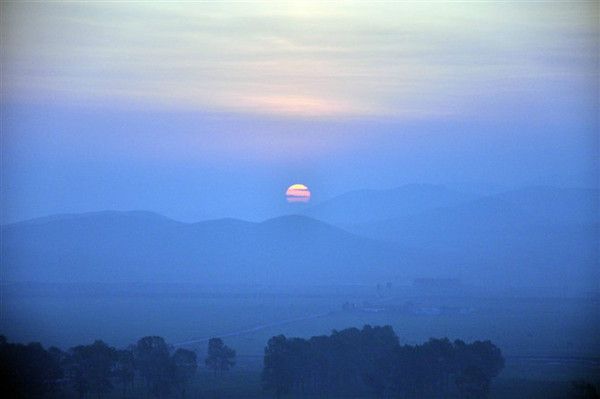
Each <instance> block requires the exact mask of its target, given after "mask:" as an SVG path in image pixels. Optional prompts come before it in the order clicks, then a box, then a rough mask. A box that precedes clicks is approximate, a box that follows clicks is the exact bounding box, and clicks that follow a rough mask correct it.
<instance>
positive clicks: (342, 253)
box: [2, 212, 429, 285]
mask: <svg viewBox="0 0 600 399" xmlns="http://www.w3.org/2000/svg"><path fill="white" fill-rule="evenodd" d="M2 233H3V241H2V259H3V268H4V278H5V281H48V282H65V281H93V282H128V281H149V282H196V283H201V284H211V283H215V284H217V283H244V284H249V283H258V284H280V283H281V284H296V283H302V284H306V282H307V281H308V282H310V283H311V284H314V285H318V284H332V283H373V282H379V281H386V279H392V278H394V279H395V278H398V276H399V275H400V276H408V275H410V273H411V272H410V270H417V268H416V267H415V265H416V264H422V263H429V262H425V261H424V260H422V259H418V256H416V255H414V253H413V254H411V253H410V251H408V250H403V249H400V248H399V247H398V246H397V245H393V246H392V245H388V244H385V243H379V242H376V241H373V240H370V239H367V238H362V237H358V236H356V235H354V234H351V233H348V232H346V231H344V230H341V229H339V228H336V227H333V226H330V225H328V224H325V223H323V222H320V221H317V220H314V219H310V218H307V217H305V216H284V217H279V218H275V219H270V220H267V221H265V222H263V223H250V222H245V221H241V220H235V219H220V220H210V221H205V222H200V223H192V224H186V223H180V222H176V221H173V220H170V219H167V218H164V217H162V216H159V215H156V214H152V213H145V212H98V213H89V214H81V215H63V216H56V217H51V218H43V219H38V220H30V221H27V222H22V223H16V224H11V225H7V226H4V227H3V228H2Z"/></svg>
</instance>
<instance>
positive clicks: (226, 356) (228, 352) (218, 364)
mask: <svg viewBox="0 0 600 399" xmlns="http://www.w3.org/2000/svg"><path fill="white" fill-rule="evenodd" d="M234 359H235V351H234V350H233V349H231V348H230V347H228V346H227V345H225V344H224V343H223V340H222V339H221V338H211V339H210V340H209V341H208V355H207V357H206V360H205V361H204V363H205V364H206V367H208V368H209V369H211V370H213V371H214V373H215V375H216V374H217V373H218V372H219V371H228V370H229V369H230V368H231V367H233V366H234V365H235V360H234Z"/></svg>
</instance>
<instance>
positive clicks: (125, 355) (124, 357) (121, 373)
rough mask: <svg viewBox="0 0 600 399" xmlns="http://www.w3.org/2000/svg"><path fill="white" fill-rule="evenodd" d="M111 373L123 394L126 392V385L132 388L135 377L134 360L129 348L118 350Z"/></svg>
mask: <svg viewBox="0 0 600 399" xmlns="http://www.w3.org/2000/svg"><path fill="white" fill-rule="evenodd" d="M116 355H117V356H116V358H117V359H116V362H115V366H114V371H113V375H114V377H115V379H116V381H117V383H119V384H121V387H122V389H123V396H125V395H126V393H127V387H131V388H133V381H134V378H135V362H134V359H133V353H132V351H131V350H128V349H124V350H118V351H117V354H116Z"/></svg>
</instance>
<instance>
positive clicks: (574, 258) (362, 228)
mask: <svg viewBox="0 0 600 399" xmlns="http://www.w3.org/2000/svg"><path fill="white" fill-rule="evenodd" d="M599 198H600V197H599V192H598V190H591V189H558V188H551V187H529V188H525V189H521V190H514V191H510V192H506V193H502V194H497V195H491V196H486V197H483V198H479V199H476V200H474V201H471V202H468V203H463V204H460V205H456V206H450V207H441V208H436V209H430V210H427V211H423V212H420V213H417V214H414V215H410V216H406V217H397V218H390V219H388V220H383V221H377V222H370V223H360V224H355V225H352V226H348V227H347V229H348V230H349V231H351V232H354V233H356V234H360V235H363V236H365V237H370V238H373V239H379V240H385V241H390V242H401V243H402V244H403V245H408V246H413V247H417V248H428V250H430V251H433V252H436V251H444V253H445V254H446V255H447V256H448V258H447V259H448V261H449V262H451V263H454V264H455V265H456V269H457V273H458V274H460V275H481V276H487V278H490V277H496V278H498V279H504V280H506V279H507V277H508V279H511V278H512V279H513V280H514V283H515V284H518V283H519V280H526V279H527V278H532V276H537V279H538V281H539V283H540V285H545V284H546V285H555V284H556V283H557V282H562V283H577V282H578V283H582V282H586V281H587V282H589V283H590V284H594V281H596V282H597V281H598V280H597V279H598V277H599V274H598V269H599V266H600V265H599V263H598V262H599V261H598V260H599V246H598V243H599V242H600V233H599V223H598V222H599V218H600V213H599V212H598V201H599ZM459 270H460V271H459Z"/></svg>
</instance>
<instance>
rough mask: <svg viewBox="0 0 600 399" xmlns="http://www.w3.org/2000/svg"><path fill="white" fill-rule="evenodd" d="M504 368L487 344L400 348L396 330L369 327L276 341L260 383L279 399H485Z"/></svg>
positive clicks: (266, 357)
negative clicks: (358, 398)
mask: <svg viewBox="0 0 600 399" xmlns="http://www.w3.org/2000/svg"><path fill="white" fill-rule="evenodd" d="M503 367H504V358H503V357H502V353H501V351H500V349H499V348H497V347H496V346H495V345H494V344H492V343H491V342H490V341H475V342H473V343H470V344H467V343H465V342H463V341H460V340H457V341H454V342H451V341H449V340H448V339H447V338H444V339H430V340H429V341H427V342H426V343H424V344H422V345H400V343H399V340H398V337H397V336H396V334H395V333H394V330H393V329H392V327H390V326H385V327H371V326H369V325H366V326H364V327H363V328H362V330H359V329H357V328H348V329H345V330H341V331H335V330H334V331H333V332H332V334H331V335H328V336H326V335H323V336H315V337H312V338H310V339H308V340H307V339H302V338H286V337H285V336H283V335H278V336H275V337H272V338H271V339H270V340H269V342H268V343H267V347H266V348H265V354H264V367H263V372H262V382H263V387H264V388H265V389H267V390H270V391H272V392H273V393H274V395H275V396H276V397H277V398H280V397H282V396H284V395H285V394H288V393H295V394H298V395H302V396H303V395H309V396H311V395H317V396H325V397H355V395H356V394H357V393H361V392H362V393H364V394H365V396H375V397H377V398H383V397H389V398H451V397H455V398H485V397H487V395H488V393H489V390H490V383H491V381H492V379H493V378H494V377H495V376H496V375H498V373H499V372H500V371H501V370H502V368H503Z"/></svg>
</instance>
